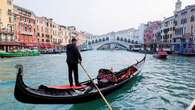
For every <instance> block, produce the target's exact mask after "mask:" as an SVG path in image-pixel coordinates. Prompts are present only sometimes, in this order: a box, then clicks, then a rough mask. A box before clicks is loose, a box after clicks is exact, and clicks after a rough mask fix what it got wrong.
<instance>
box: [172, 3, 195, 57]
mask: <svg viewBox="0 0 195 110" xmlns="http://www.w3.org/2000/svg"><path fill="white" fill-rule="evenodd" d="M174 17H175V20H174V25H175V33H174V37H173V44H174V45H173V49H174V52H175V53H179V54H191V53H195V43H194V41H195V40H194V37H195V5H189V6H186V7H185V8H184V9H182V10H179V11H177V12H175V14H174Z"/></svg>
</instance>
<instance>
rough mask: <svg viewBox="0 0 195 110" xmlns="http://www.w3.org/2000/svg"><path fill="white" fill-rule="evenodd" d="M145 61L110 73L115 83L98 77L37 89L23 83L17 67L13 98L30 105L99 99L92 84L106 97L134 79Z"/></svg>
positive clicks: (41, 86)
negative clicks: (67, 84)
mask: <svg viewBox="0 0 195 110" xmlns="http://www.w3.org/2000/svg"><path fill="white" fill-rule="evenodd" d="M145 60H146V55H145V57H144V58H143V59H142V60H140V61H137V63H135V64H133V65H131V66H129V67H127V68H124V69H122V70H120V71H118V72H112V74H113V76H115V82H112V83H106V82H104V81H100V80H99V78H100V77H97V78H94V79H92V80H93V81H92V80H88V81H84V82H81V83H80V85H79V86H66V85H63V86H45V85H40V86H39V87H38V88H37V89H34V88H31V87H29V86H27V85H26V84H25V83H24V81H23V74H24V73H23V66H22V65H17V66H16V67H17V68H18V73H17V78H16V85H15V90H14V96H15V98H16V99H17V100H18V101H20V102H23V103H30V104H77V103H83V102H88V101H92V100H96V99H98V98H100V94H99V92H98V90H97V89H96V88H95V86H94V84H93V82H95V84H96V85H97V86H98V88H99V90H100V91H101V92H102V93H103V94H104V95H108V94H110V93H112V92H113V91H115V90H118V89H120V88H121V87H123V85H125V84H126V83H128V82H129V81H131V80H132V79H134V78H135V77H136V76H137V75H138V74H139V73H140V72H141V70H142V67H143V65H144V63H145Z"/></svg>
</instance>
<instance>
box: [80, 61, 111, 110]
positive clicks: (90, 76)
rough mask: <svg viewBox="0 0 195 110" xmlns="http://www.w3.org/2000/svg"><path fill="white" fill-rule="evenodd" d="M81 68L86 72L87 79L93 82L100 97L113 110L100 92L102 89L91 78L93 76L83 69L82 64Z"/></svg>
mask: <svg viewBox="0 0 195 110" xmlns="http://www.w3.org/2000/svg"><path fill="white" fill-rule="evenodd" d="M80 65H81V67H82V68H83V70H84V71H85V73H86V75H87V77H88V78H89V79H90V80H91V81H92V83H93V85H94V86H95V88H96V89H97V91H98V92H99V94H100V96H101V97H102V99H103V100H104V102H105V103H106V104H107V105H108V108H109V110H112V107H111V105H110V104H109V103H108V101H107V100H106V98H105V97H104V95H103V94H102V92H101V91H100V89H99V88H98V86H97V85H96V84H95V83H94V81H93V79H92V78H91V76H90V75H89V74H88V72H87V70H86V69H85V68H84V67H83V65H82V64H81V63H80Z"/></svg>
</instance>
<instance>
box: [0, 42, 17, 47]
mask: <svg viewBox="0 0 195 110" xmlns="http://www.w3.org/2000/svg"><path fill="white" fill-rule="evenodd" d="M0 45H5V46H21V43H19V42H14V41H0Z"/></svg>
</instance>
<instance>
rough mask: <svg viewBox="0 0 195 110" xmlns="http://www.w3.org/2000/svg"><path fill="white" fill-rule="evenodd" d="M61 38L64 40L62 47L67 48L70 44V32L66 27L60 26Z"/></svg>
mask: <svg viewBox="0 0 195 110" xmlns="http://www.w3.org/2000/svg"><path fill="white" fill-rule="evenodd" d="M59 36H60V38H62V42H61V45H62V46H63V47H65V46H66V45H67V44H69V41H70V37H69V31H68V29H67V27H66V26H63V25H60V26H59Z"/></svg>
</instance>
